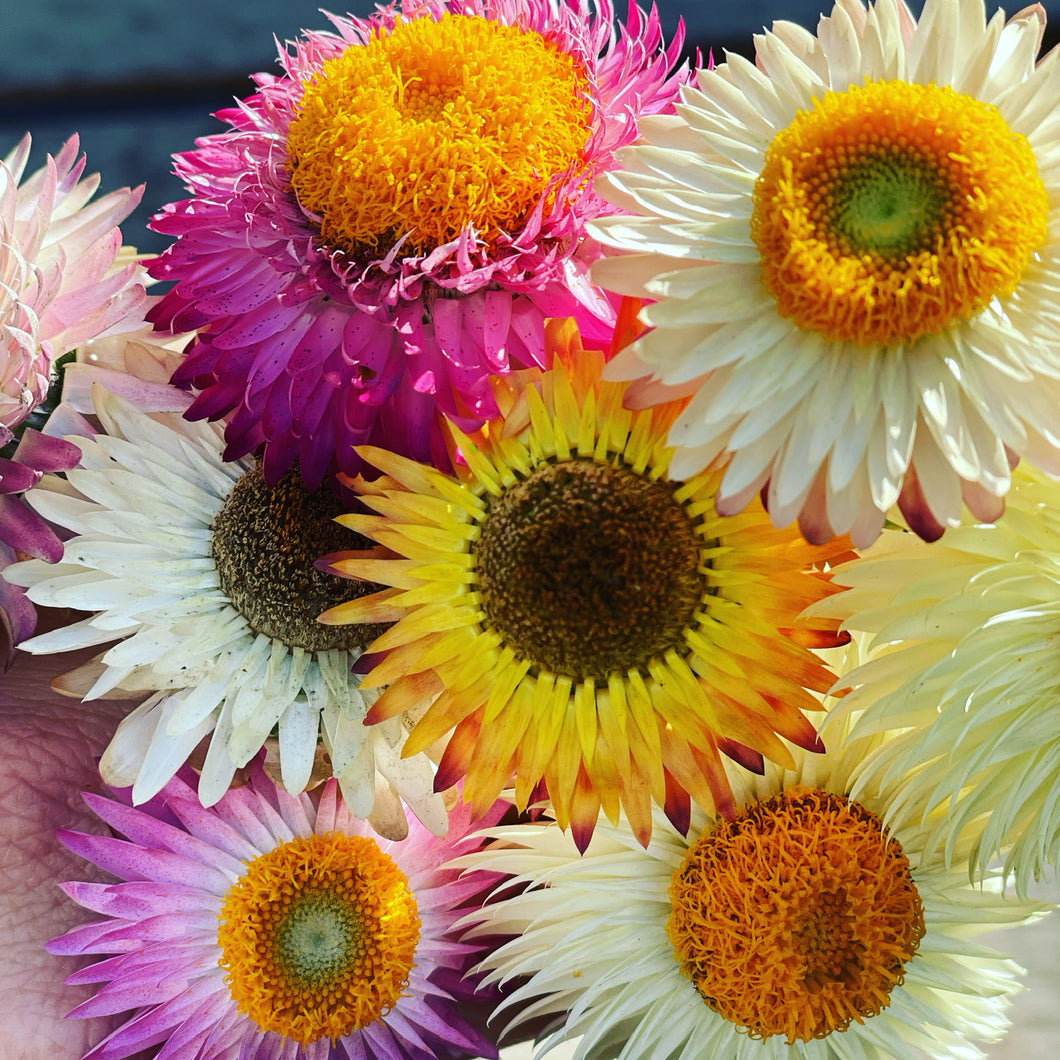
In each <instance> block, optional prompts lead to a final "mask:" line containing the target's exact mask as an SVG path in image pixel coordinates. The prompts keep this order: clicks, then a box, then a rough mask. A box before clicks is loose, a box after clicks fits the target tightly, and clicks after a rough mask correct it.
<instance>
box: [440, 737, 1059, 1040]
mask: <svg viewBox="0 0 1060 1060" xmlns="http://www.w3.org/2000/svg"><path fill="white" fill-rule="evenodd" d="M836 735H837V734H833V738H834V737H835V736H836ZM838 737H839V738H838V739H835V743H834V746H830V748H829V752H828V754H826V755H824V756H810V755H805V754H802V753H801V752H796V753H797V757H798V763H797V765H796V768H795V769H794V770H792V771H783V770H781V769H779V768H777V767H774V766H773V765H769V766H767V768H766V772H765V774H764V775H763V776H761V777H755V776H753V775H752V774H747V773H744V774H741V775H739V776H737V775H735V773H734V775H733V791H734V796H735V799H736V806H737V808H736V812H735V814H734V815H733V817H732V818H731V819H723V818H713V817H710V816H708V815H706V814H704V813H703V812H702V811H700V810H699V809H694V811H693V815H692V822H691V823H692V827H691V830H690V831H689V832H688V834H687V837H686V836H685V835H682V834H681V833H679V832H677V831H676V830H674V829H673V827H672V826H671V825H670V824H669V823H668V822H667V821H665V820H664V819H662V815H661V814H660V815H658V817H659V819H658V820H657V822H656V828H655V830H654V833H653V837H652V841H651V843H650V844H649V845H648V847H647V848H646V849H642V848H641V846H640V844H639V843H638V841H637V839H636V837H635V836H634V835H633V833H632V832H631V830H630V829H629V828H628V827H627V826H626V824H625V822H620V823H619V825H618V826H617V827H616V826H615V825H612V824H610V823H601V824H600V826H599V827H598V828H597V830H596V832H595V834H594V835H593V839H592V842H591V843H590V844H589V847H588V849H587V850H586V851H585V853H584V855H583V856H581V857H579V856H578V853H577V851H576V850H575V849H574V846H573V844H572V843H571V841H570V839H569V837H567V836H565V835H564V834H563V833H562V832H561V831H560V830H559V829H558V828H557V827H555V825H553V824H538V825H530V826H526V825H523V826H519V827H509V828H502V829H491V830H490V831H489V832H488V833H487V834H488V835H489V836H490V838H492V839H493V840H494V842H493V843H491V844H490V845H489V846H487V847H486V848H485V849H484V850H483V851H482V852H480V853H476V854H473V855H470V856H468V857H466V858H463V859H461V861H460V862H459V865H460V866H462V867H464V868H465V869H482V868H485V869H490V870H493V871H496V872H506V873H510V874H511V875H512V876H513V880H512V883H511V888H512V889H511V890H510V891H507V892H503V891H502V892H500V893H499V895H498V897H497V900H495V901H491V902H490V903H488V904H486V905H485V906H483V907H482V908H481V909H480V910H476V911H475V912H473V913H472V914H471V915H470V916H469V917H468V921H467V922H468V923H472V924H477V925H478V926H477V927H473V928H472V930H471V931H469V933H468V935H467V937H468V938H472V939H473V938H475V937H476V934H477V933H479V932H481V933H482V934H484V935H487V936H496V935H502V936H503V935H512V936H514V938H513V940H512V941H510V942H507V943H505V944H503V945H502V946H500V947H499V948H497V949H495V950H493V951H491V952H490V953H488V954H487V955H486V956H485V957H484V958H483V960H482V962H481V964H480V965H479V970H480V971H484V972H486V973H487V975H486V976H485V978H484V982H485V983H507V982H511V983H512V984H513V985H514V986H515V989H514V992H513V993H512V994H511V995H510V997H508V998H507V999H506V1000H505V1001H504V1002H503V1004H502V1006H501V1007H500V1009H499V1010H498V1014H497V1017H495V1021H496V1022H499V1023H501V1024H503V1025H506V1029H507V1030H510V1029H512V1028H513V1027H515V1026H518V1025H519V1024H520V1023H521V1022H522V1020H523V1019H525V1018H527V1017H529V1016H532V1017H537V1018H544V1019H546V1020H547V1018H548V1017H549V1016H555V1015H558V1014H560V1013H565V1018H564V1020H563V1021H562V1023H561V1025H560V1026H559V1028H558V1029H554V1030H551V1032H550V1033H548V1034H547V1035H545V1037H544V1040H543V1041H542V1043H541V1044H540V1047H539V1049H538V1053H537V1055H539V1056H540V1055H547V1053H548V1052H550V1051H551V1050H552V1049H553V1048H554V1047H556V1046H558V1045H560V1044H561V1043H563V1042H566V1041H569V1040H576V1045H575V1048H574V1050H573V1053H572V1055H573V1057H574V1060H587V1058H603V1057H609V1058H615V1060H678V1058H680V1060H693V1058H699V1057H725V1058H726V1060H908V1058H909V1057H911V1056H917V1057H932V1058H943V1057H945V1058H949V1060H974V1058H982V1057H985V1053H983V1052H982V1051H981V1050H980V1049H979V1048H978V1047H977V1046H976V1045H975V1044H974V1042H975V1041H976V1040H982V1041H995V1040H997V1039H998V1038H1000V1037H1001V1036H1002V1035H1003V1033H1004V1031H1005V1030H1006V1029H1007V1025H1008V1018H1007V1015H1006V1010H1007V1008H1008V1004H1009V998H1010V995H1012V994H1013V993H1014V992H1015V991H1017V990H1018V989H1019V988H1020V980H1019V976H1020V972H1021V969H1020V968H1019V967H1018V965H1016V964H1015V963H1014V962H1013V961H1011V960H1007V959H1005V958H1004V957H1003V956H1002V955H1001V954H1000V953H997V952H996V951H994V950H992V949H990V948H988V947H987V946H984V945H982V944H981V943H978V942H976V941H973V938H972V936H974V935H976V934H979V933H982V932H984V931H988V930H991V929H993V928H996V927H999V926H1002V925H1008V924H1019V923H1022V922H1026V921H1028V920H1033V919H1037V918H1039V917H1040V916H1042V915H1043V914H1044V913H1045V912H1046V911H1047V910H1048V909H1049V908H1050V906H1049V905H1048V904H1047V903H1044V902H1030V901H1027V902H1020V901H1015V900H1012V899H1008V900H1006V899H1005V898H1004V897H1003V896H1002V895H1001V894H1000V893H999V888H998V887H997V886H996V882H997V881H996V880H994V879H988V880H987V882H986V883H985V885H984V886H983V887H982V888H979V887H973V886H972V885H971V884H970V883H969V880H968V878H967V874H966V873H965V872H958V871H950V870H948V869H947V868H946V866H945V865H944V864H943V863H942V861H941V859H940V858H939V857H937V856H935V857H932V856H929V855H928V854H927V853H926V851H925V845H924V844H925V838H926V834H925V832H924V831H923V830H922V829H920V828H919V827H918V826H917V824H916V822H915V821H912V822H910V821H909V820H907V819H895V820H894V821H893V825H892V828H891V829H890V830H889V831H888V830H887V829H886V828H885V827H884V825H883V824H882V817H883V816H884V815H885V814H886V813H887V812H888V805H889V804H888V798H887V793H886V792H885V791H882V790H879V789H876V790H871V791H868V790H867V791H864V792H863V793H862V794H861V795H860V796H859V797H858V799H857V801H853V800H852V799H851V798H849V796H848V794H847V793H848V791H849V788H850V777H851V769H852V767H854V766H856V764H857V762H858V761H859V760H860V758H861V756H862V755H863V754H864V753H865V752H866V750H867V747H866V741H861V742H860V745H859V744H854V743H846V744H844V743H843V740H842V734H838ZM869 744H870V746H871V741H869ZM579 1037H580V1040H578V1039H579Z"/></svg>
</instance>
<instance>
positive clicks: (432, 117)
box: [288, 14, 592, 253]
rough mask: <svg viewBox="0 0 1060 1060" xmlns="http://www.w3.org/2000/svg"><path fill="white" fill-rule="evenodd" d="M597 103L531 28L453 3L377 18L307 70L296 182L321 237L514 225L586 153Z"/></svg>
mask: <svg viewBox="0 0 1060 1060" xmlns="http://www.w3.org/2000/svg"><path fill="white" fill-rule="evenodd" d="M591 117H592V107H591V104H590V103H589V99H588V82H587V80H586V78H585V74H584V72H583V71H582V69H581V67H580V65H579V64H578V63H577V62H576V60H575V59H574V58H573V57H572V56H571V55H569V54H567V53H566V52H564V51H562V50H561V49H560V48H558V47H557V46H556V45H555V44H553V43H552V42H551V41H548V40H546V39H545V38H544V37H542V36H541V35H540V34H539V33H535V32H533V31H532V30H526V29H520V28H519V27H517V26H505V25H502V24H500V23H498V22H491V21H489V20H488V19H484V18H476V17H469V16H464V15H450V14H446V15H443V16H442V17H441V18H439V19H438V20H437V21H435V20H434V19H431V18H417V19H414V20H412V21H409V22H399V23H398V24H397V25H396V26H395V27H394V28H393V30H391V31H389V32H388V31H386V30H379V31H378V32H377V34H376V35H375V36H374V37H373V38H372V39H371V40H370V41H369V42H368V43H367V44H365V45H364V46H355V47H350V48H347V49H346V51H344V52H343V53H342V54H341V55H340V56H338V57H337V58H335V59H331V60H329V61H328V62H327V63H325V64H324V68H323V71H322V72H321V73H320V74H318V75H317V76H316V77H315V78H313V80H312V81H310V82H308V83H307V85H306V89H305V95H304V96H303V98H302V102H301V104H300V107H299V110H298V114H297V116H296V118H295V120H294V122H293V123H292V125H291V129H290V134H289V139H288V152H289V155H290V164H291V184H292V186H293V187H294V190H295V193H296V194H297V196H298V201H299V202H300V203H301V205H302V206H303V208H305V209H306V210H309V211H311V212H312V213H314V214H317V215H319V217H320V231H321V235H322V236H323V238H324V240H325V242H327V243H328V244H330V245H333V246H338V247H343V248H345V249H346V250H349V251H354V252H355V251H358V250H360V251H371V252H378V251H381V250H389V249H390V248H391V247H393V245H394V244H395V243H397V241H398V240H399V239H401V238H402V237H403V236H406V235H408V237H409V238H408V240H407V241H406V243H405V244H404V246H405V247H407V248H409V250H410V251H411V250H415V251H418V252H420V253H424V252H427V251H429V250H431V249H433V248H435V247H437V246H439V245H440V244H443V243H446V242H448V241H450V240H452V239H453V238H455V237H456V236H457V235H459V234H460V232H461V231H462V230H463V229H464V228H465V227H466V226H467V225H472V226H473V227H474V229H475V232H476V235H477V236H478V238H479V239H482V240H486V241H491V240H493V239H495V238H496V237H497V235H498V234H499V233H501V232H506V233H509V234H515V233H516V232H518V231H519V229H520V228H521V227H522V225H523V224H524V223H525V222H526V220H527V219H528V217H529V215H530V214H531V212H532V211H533V210H534V208H535V207H536V206H537V204H538V203H539V202H540V201H541V199H542V197H543V196H547V195H548V194H549V189H550V186H551V185H552V184H553V183H554V180H555V178H556V177H558V176H560V175H563V174H566V173H567V172H568V171H570V170H572V169H573V170H574V171H577V170H578V169H579V168H580V167H581V166H582V164H583V161H584V151H585V148H586V144H587V142H588V138H589V130H590V121H591Z"/></svg>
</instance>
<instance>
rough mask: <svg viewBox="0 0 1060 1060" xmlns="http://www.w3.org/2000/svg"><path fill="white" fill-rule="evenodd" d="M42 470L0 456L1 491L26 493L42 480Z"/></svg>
mask: <svg viewBox="0 0 1060 1060" xmlns="http://www.w3.org/2000/svg"><path fill="white" fill-rule="evenodd" d="M40 474H41V473H40V472H39V471H35V470H34V469H33V468H32V467H28V466H27V465H26V464H23V463H20V462H19V461H17V460H7V459H5V458H4V457H2V456H0V493H25V492H26V490H28V489H31V488H32V487H33V486H35V485H36V484H37V483H38V482H39V481H40Z"/></svg>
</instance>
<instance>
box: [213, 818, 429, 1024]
mask: <svg viewBox="0 0 1060 1060" xmlns="http://www.w3.org/2000/svg"><path fill="white" fill-rule="evenodd" d="M419 937H420V918H419V913H418V911H417V907H416V897H415V895H414V894H413V893H412V891H411V890H410V889H409V884H408V879H407V877H406V876H405V875H404V873H402V872H401V870H400V869H399V868H398V867H397V865H395V864H394V861H393V860H392V859H391V858H390V857H389V856H388V855H387V854H385V853H384V852H383V851H382V850H380V849H379V846H378V844H376V843H375V841H374V840H371V839H367V838H363V837H360V836H344V835H338V834H335V833H329V834H328V835H326V836H320V835H312V836H310V837H309V838H308V839H292V840H291V841H290V842H288V843H282V844H281V845H280V846H278V847H276V848H275V849H274V850H271V851H269V852H268V853H267V854H263V855H261V857H259V858H256V859H255V860H254V861H252V862H251V863H250V865H249V866H248V867H247V871H246V872H245V873H244V875H243V876H241V877H240V878H239V880H238V881H237V882H236V883H235V884H234V885H233V886H232V888H231V889H230V890H229V892H228V894H227V895H226V896H225V901H224V905H223V907H222V909H221V924H220V928H219V929H218V933H217V941H218V945H219V946H220V947H221V950H222V956H221V958H220V962H219V963H220V965H221V967H222V968H224V969H226V971H227V973H228V974H227V975H226V976H225V982H226V983H227V984H228V987H229V989H230V991H231V993H232V998H233V999H234V1000H235V1002H236V1003H237V1005H238V1007H239V1011H240V1012H241V1013H243V1014H244V1015H246V1016H249V1017H250V1018H251V1019H252V1020H254V1022H255V1023H257V1024H258V1026H259V1027H261V1028H262V1029H263V1030H268V1031H275V1032H276V1033H277V1034H282V1035H284V1036H285V1037H288V1038H292V1039H293V1040H294V1041H296V1042H300V1043H302V1044H303V1045H305V1044H308V1043H310V1042H315V1041H318V1040H319V1039H320V1038H325V1037H327V1038H332V1039H334V1038H342V1037H345V1036H346V1035H348V1034H350V1033H352V1032H353V1031H356V1030H360V1029H362V1028H363V1027H366V1026H368V1024H370V1023H372V1022H374V1021H375V1020H377V1019H379V1018H380V1017H381V1016H384V1015H386V1013H387V1012H389V1011H390V1009H391V1008H392V1007H393V1006H394V1004H395V1003H396V1002H397V1000H398V999H399V998H400V997H401V994H402V991H403V990H404V989H405V987H406V986H407V984H408V977H409V972H410V971H411V969H412V966H413V963H414V958H415V954H416V946H417V944H418V942H419Z"/></svg>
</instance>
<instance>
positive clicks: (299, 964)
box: [48, 766, 499, 1060]
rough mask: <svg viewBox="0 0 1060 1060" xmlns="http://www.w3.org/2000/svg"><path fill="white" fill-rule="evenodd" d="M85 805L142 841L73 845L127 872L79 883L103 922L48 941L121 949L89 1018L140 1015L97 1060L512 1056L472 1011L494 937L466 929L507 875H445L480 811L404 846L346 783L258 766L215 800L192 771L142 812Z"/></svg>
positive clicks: (88, 979)
mask: <svg viewBox="0 0 1060 1060" xmlns="http://www.w3.org/2000/svg"><path fill="white" fill-rule="evenodd" d="M84 798H85V800H86V802H87V803H88V805H89V806H90V807H91V808H92V810H94V811H95V813H96V814H98V815H99V817H100V818H102V820H103V821H105V822H106V823H107V824H108V825H110V826H111V828H112V829H113V830H114V831H115V832H116V833H119V834H121V835H123V836H126V837H127V839H122V838H117V837H111V836H107V837H104V836H98V835H86V834H83V833H79V832H69V831H64V832H60V833H59V835H60V838H61V839H62V841H63V842H64V843H65V844H66V846H68V847H69V848H70V849H71V850H72V851H73V852H74V853H75V854H79V855H80V856H82V857H83V858H85V859H86V860H87V861H89V862H92V863H94V864H96V865H99V866H101V867H102V868H105V869H106V870H107V871H109V872H111V873H113V874H114V875H115V876H117V877H118V879H119V881H120V882H118V883H112V884H94V883H67V884H64V885H63V889H64V891H65V892H66V893H67V894H68V895H69V896H70V897H71V898H72V899H73V900H74V901H75V902H77V903H79V904H80V905H82V906H84V907H85V908H86V909H90V910H91V911H92V912H94V913H98V914H100V915H101V917H102V919H99V920H95V921H93V922H91V923H89V924H86V925H84V926H82V927H79V928H74V929H73V930H72V931H70V932H68V933H67V934H66V935H63V936H62V937H60V938H58V939H55V940H53V941H52V942H51V943H49V946H48V948H49V950H50V951H51V952H52V953H57V954H77V955H85V954H93V955H94V954H100V955H112V956H104V957H103V959H101V960H99V961H98V962H96V963H94V964H91V965H89V966H88V967H86V968H85V969H84V970H83V971H81V972H77V973H75V974H74V975H73V976H71V977H70V978H69V979H68V980H67V982H69V983H101V984H103V985H102V986H100V987H99V989H98V991H97V993H96V994H95V995H94V996H93V997H92V998H90V999H89V1000H88V1001H85V1002H83V1003H82V1004H80V1005H78V1006H77V1007H76V1008H75V1009H74V1010H73V1011H72V1012H71V1013H70V1016H71V1017H74V1018H83V1017H88V1016H93V1015H99V1014H104V1013H105V1014H108V1015H113V1014H116V1013H121V1012H129V1013H130V1016H129V1018H128V1020H126V1022H125V1023H124V1024H123V1025H122V1026H121V1027H119V1028H118V1030H116V1031H115V1032H114V1033H112V1034H111V1035H109V1036H108V1037H107V1038H106V1039H104V1040H103V1041H102V1042H100V1043H99V1044H98V1045H96V1046H95V1047H94V1048H93V1049H91V1050H90V1051H89V1052H88V1053H86V1054H85V1057H84V1060H120V1058H121V1057H128V1056H132V1055H133V1054H137V1053H139V1051H140V1050H142V1049H148V1048H151V1047H153V1046H157V1045H159V1044H160V1043H165V1044H163V1045H162V1047H161V1049H160V1050H159V1051H158V1053H157V1056H158V1057H159V1058H160V1060H162V1058H164V1060H246V1058H249V1057H254V1058H255V1060H433V1058H435V1057H449V1058H456V1057H474V1056H489V1057H495V1056H496V1055H497V1054H496V1051H495V1049H494V1048H493V1046H492V1045H491V1044H490V1043H489V1042H488V1041H487V1040H486V1039H485V1038H483V1037H482V1035H481V1034H480V1033H479V1032H477V1031H476V1030H474V1029H473V1028H472V1027H471V1026H470V1025H469V1024H468V1023H467V1021H466V1020H465V1019H464V1017H463V1015H462V1008H461V1007H462V1006H466V1005H467V1004H469V1003H470V1002H471V1001H472V998H473V994H474V985H473V983H472V982H471V981H469V980H468V979H466V978H465V974H466V972H467V971H468V968H469V965H470V964H471V963H472V961H473V959H474V956H475V953H476V949H477V948H478V947H476V946H474V945H471V944H466V943H462V942H460V941H459V940H458V936H457V933H456V932H455V931H454V930H453V924H454V923H455V921H456V920H458V919H459V917H460V916H461V913H462V912H464V911H466V910H467V909H468V908H470V907H473V903H474V902H475V900H476V896H477V895H478V893H479V892H481V891H482V890H483V889H484V888H485V887H488V886H489V885H490V883H491V882H492V881H493V880H495V877H492V876H491V875H489V874H486V873H472V874H468V875H465V876H463V877H461V876H459V875H458V873H457V872H455V871H454V870H451V869H447V868H445V867H443V866H444V863H445V862H446V861H447V860H449V859H450V858H452V857H454V856H455V855H460V854H463V853H466V852H468V851H470V850H474V849H476V848H477V846H478V845H479V843H480V842H481V841H480V840H476V839H474V838H473V837H471V836H469V832H470V822H469V821H468V819H467V816H466V815H465V814H463V812H462V811H460V810H457V811H455V812H454V815H453V818H452V826H451V828H450V832H449V835H448V837H446V838H444V839H439V838H436V837H435V836H432V835H431V834H430V833H429V832H428V831H426V829H424V828H423V827H422V826H421V825H419V824H418V822H416V821H415V820H414V819H413V820H410V821H409V837H408V839H407V840H405V841H403V842H400V843H393V842H389V841H386V840H381V839H378V838H376V837H375V836H374V835H373V834H372V832H371V830H370V829H369V827H368V825H367V822H365V821H361V820H358V819H357V818H356V817H355V816H353V814H351V813H350V811H349V808H348V807H347V806H346V805H345V804H344V803H343V802H342V800H341V798H340V797H339V793H338V786H337V784H336V783H335V781H334V780H331V781H329V782H328V783H327V784H326V786H325V787H324V788H323V789H322V791H321V792H320V793H319V799H318V800H317V801H314V800H312V799H310V798H309V796H308V795H302V796H300V797H295V796H292V795H290V794H288V793H287V792H285V791H284V790H283V789H282V788H278V787H276V786H275V785H274V784H273V783H272V782H271V781H270V780H269V779H268V778H267V777H266V776H265V775H264V773H263V772H262V771H261V769H260V768H259V767H257V766H255V767H252V769H251V770H250V774H249V783H248V784H247V786H246V787H242V788H235V789H232V790H231V791H229V792H228V793H227V794H226V795H225V796H224V798H223V799H221V801H220V802H218V803H217V805H216V806H214V807H212V808H211V809H204V808H203V807H202V806H201V805H200V803H199V800H198V799H197V797H196V795H195V792H194V790H193V789H192V788H191V787H190V786H189V785H188V784H187V783H185V781H184V780H183V779H181V778H180V777H176V778H174V779H173V780H171V781H170V782H169V783H168V784H167V785H166V787H165V788H164V789H163V791H162V792H161V794H160V795H159V797H158V798H157V799H155V800H153V801H152V802H151V803H149V804H146V805H145V806H143V807H141V808H139V809H134V808H132V807H130V806H128V805H126V804H125V803H124V802H123V801H121V800H119V798H117V797H114V798H104V797H102V796H96V795H91V794H86V795H85V796H84ZM498 816H499V808H498V812H495V813H493V814H491V815H490V818H489V819H490V820H491V821H496V820H497V818H498Z"/></svg>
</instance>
